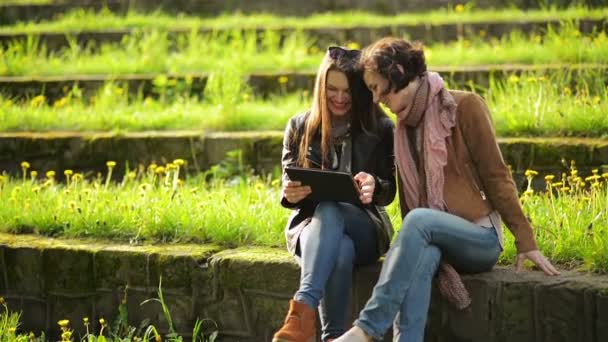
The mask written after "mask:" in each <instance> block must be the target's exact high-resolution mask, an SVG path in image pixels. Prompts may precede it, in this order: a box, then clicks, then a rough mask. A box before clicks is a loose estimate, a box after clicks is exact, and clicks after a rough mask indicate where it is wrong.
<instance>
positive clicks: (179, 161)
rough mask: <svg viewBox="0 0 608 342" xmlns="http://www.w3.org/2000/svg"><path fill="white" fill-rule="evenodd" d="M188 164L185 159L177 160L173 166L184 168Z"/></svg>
mask: <svg viewBox="0 0 608 342" xmlns="http://www.w3.org/2000/svg"><path fill="white" fill-rule="evenodd" d="M185 163H186V162H185V161H184V160H183V159H175V160H174V161H173V164H175V165H177V166H183V165H184V164H185Z"/></svg>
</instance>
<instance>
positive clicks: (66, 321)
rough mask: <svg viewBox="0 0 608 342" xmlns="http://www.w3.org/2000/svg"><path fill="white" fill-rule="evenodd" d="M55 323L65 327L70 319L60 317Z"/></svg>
mask: <svg viewBox="0 0 608 342" xmlns="http://www.w3.org/2000/svg"><path fill="white" fill-rule="evenodd" d="M57 324H59V326H60V327H61V328H67V326H68V325H69V324H70V320H68V319H62V320H60V321H59V322H57Z"/></svg>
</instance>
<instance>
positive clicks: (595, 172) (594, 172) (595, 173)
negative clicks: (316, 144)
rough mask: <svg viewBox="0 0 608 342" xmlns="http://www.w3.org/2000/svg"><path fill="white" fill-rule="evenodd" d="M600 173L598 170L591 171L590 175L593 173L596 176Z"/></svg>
mask: <svg viewBox="0 0 608 342" xmlns="http://www.w3.org/2000/svg"><path fill="white" fill-rule="evenodd" d="M599 172H600V170H599V169H593V170H591V173H593V174H594V175H597V174H598V173H599Z"/></svg>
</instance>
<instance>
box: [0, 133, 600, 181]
mask: <svg viewBox="0 0 608 342" xmlns="http://www.w3.org/2000/svg"><path fill="white" fill-rule="evenodd" d="M282 139H283V132H280V131H268V132H235V133H226V132H222V133H205V132H199V131H178V132H175V131H172V132H139V133H125V134H113V133H81V132H50V133H6V132H5V133H0V172H2V171H6V172H8V173H9V174H13V175H15V176H19V175H20V174H21V166H20V163H21V162H22V161H24V160H25V161H28V162H29V163H30V164H31V165H32V169H35V170H38V171H42V172H40V173H39V174H43V172H46V171H47V170H55V171H57V172H58V174H61V172H62V171H63V170H65V169H72V170H75V171H99V172H104V173H105V172H106V171H107V167H106V162H107V161H108V160H114V161H116V162H117V166H116V169H115V170H116V171H115V173H114V174H115V175H116V176H117V177H122V175H123V174H124V169H125V163H126V162H128V164H129V165H130V167H131V169H132V168H134V167H136V166H137V165H138V164H140V163H141V164H145V165H147V164H149V163H151V162H152V161H155V162H163V163H164V162H170V161H173V160H174V159H176V158H182V159H184V160H186V161H187V162H188V165H187V167H186V170H187V171H188V172H193V173H194V172H196V173H198V172H201V171H202V170H206V169H208V168H209V167H210V166H211V165H216V164H218V163H220V162H222V161H223V160H225V158H226V153H227V152H229V151H233V150H241V151H242V155H243V160H244V163H245V164H247V165H249V166H250V167H252V168H253V169H254V170H255V171H257V172H259V173H269V172H273V171H275V170H277V169H279V168H280V156H281V149H282ZM498 142H499V146H500V149H501V151H502V153H503V156H504V158H505V160H506V162H507V163H508V164H510V165H511V167H512V170H513V176H514V178H515V180H516V183H517V184H518V187H519V188H520V189H521V188H522V187H523V186H524V184H525V183H524V178H525V177H524V175H523V174H524V172H525V170H526V169H534V170H537V171H539V172H540V177H536V178H535V182H536V183H534V187H535V188H536V189H539V190H540V189H544V180H543V176H544V175H545V174H548V173H553V174H558V175H559V174H561V173H562V172H563V171H565V170H567V167H568V166H569V165H570V160H575V161H576V164H577V166H578V168H579V170H580V174H581V175H588V174H590V169H591V168H601V167H602V165H604V169H603V171H602V172H608V139H600V138H596V139H592V138H506V137H503V138H499V139H498ZM562 160H563V162H562Z"/></svg>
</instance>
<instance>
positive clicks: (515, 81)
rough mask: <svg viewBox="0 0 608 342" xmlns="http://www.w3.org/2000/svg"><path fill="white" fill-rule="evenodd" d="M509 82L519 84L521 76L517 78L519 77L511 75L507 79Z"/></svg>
mask: <svg viewBox="0 0 608 342" xmlns="http://www.w3.org/2000/svg"><path fill="white" fill-rule="evenodd" d="M507 82H509V83H518V82H519V76H517V75H511V76H509V78H508V79H507Z"/></svg>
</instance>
